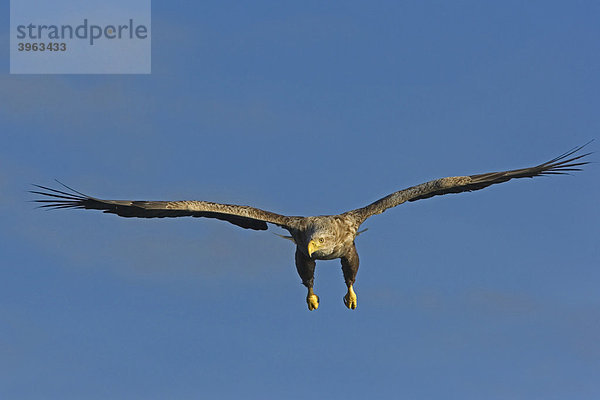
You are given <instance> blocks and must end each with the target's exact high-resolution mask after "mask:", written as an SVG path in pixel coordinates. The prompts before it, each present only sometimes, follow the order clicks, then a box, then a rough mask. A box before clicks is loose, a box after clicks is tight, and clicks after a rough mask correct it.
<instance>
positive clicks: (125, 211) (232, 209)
mask: <svg viewBox="0 0 600 400" xmlns="http://www.w3.org/2000/svg"><path fill="white" fill-rule="evenodd" d="M59 183H60V182H59ZM61 185H63V184H62V183H61ZM34 186H35V187H37V188H38V189H41V190H31V191H30V192H31V193H34V194H39V195H42V196H45V197H44V198H42V199H37V200H34V201H35V202H37V203H44V204H43V205H41V206H40V207H42V208H50V209H60V208H84V209H89V210H102V211H104V212H105V213H111V214H117V215H119V216H121V217H137V218H168V217H171V218H173V217H205V218H216V219H220V220H222V221H227V222H230V223H232V224H234V225H237V226H240V227H242V228H246V229H255V230H266V229H267V222H268V223H271V224H275V225H279V226H281V227H283V228H285V227H289V226H290V225H293V224H294V221H295V220H296V219H297V218H298V217H287V216H284V215H280V214H275V213H272V212H269V211H264V210H260V209H258V208H254V207H249V206H238V205H233V204H219V203H211V202H208V201H193V200H190V201H187V200H184V201H133V200H102V199H97V198H95V197H91V196H88V195H85V194H83V193H80V192H78V191H76V190H74V189H71V188H70V187H68V186H66V185H63V186H65V188H66V189H67V190H69V191H70V192H66V191H62V190H57V189H52V188H49V187H45V186H40V185H34Z"/></svg>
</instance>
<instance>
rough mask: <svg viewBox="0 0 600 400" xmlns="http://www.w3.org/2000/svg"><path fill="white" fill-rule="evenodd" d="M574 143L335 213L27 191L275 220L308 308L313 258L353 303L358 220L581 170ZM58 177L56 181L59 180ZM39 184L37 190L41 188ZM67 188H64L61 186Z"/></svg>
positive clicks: (140, 210)
mask: <svg viewBox="0 0 600 400" xmlns="http://www.w3.org/2000/svg"><path fill="white" fill-rule="evenodd" d="M586 145H587V144H585V145H583V146H579V147H576V148H574V149H572V150H570V151H568V152H566V153H563V154H561V155H560V156H558V157H556V158H554V159H552V160H550V161H547V162H545V163H542V164H539V165H536V166H533V167H528V168H522V169H515V170H508V171H501V172H488V173H484V174H477V175H466V176H453V177H447V178H441V179H436V180H433V181H429V182H425V183H422V184H420V185H416V186H412V187H409V188H407V189H403V190H399V191H397V192H394V193H392V194H390V195H388V196H385V197H383V198H381V199H379V200H377V201H374V202H372V203H371V204H369V205H367V206H365V207H361V208H357V209H355V210H351V211H347V212H345V213H342V214H339V215H321V216H314V217H300V216H286V215H281V214H277V213H274V212H270V211H265V210H261V209H259V208H254V207H250V206H242V205H235V204H221V203H214V202H209V201H198V200H184V201H133V200H103V199H99V198H96V197H92V196H88V195H86V194H83V193H81V192H78V191H76V190H74V189H71V188H70V187H68V186H66V185H64V184H62V183H61V185H62V186H64V188H65V189H64V190H57V189H53V188H49V187H46V186H40V185H34V186H36V188H38V190H32V191H31V193H34V194H37V195H41V196H43V198H41V199H37V200H35V201H36V202H39V203H42V205H41V206H40V207H45V208H51V209H62V208H80V209H91V210H101V211H103V212H105V213H109V214H116V215H118V216H121V217H129V218H175V217H186V216H188V217H197V218H216V219H219V220H222V221H227V222H229V223H231V224H234V225H236V226H239V227H241V228H245V229H253V230H266V229H267V228H268V225H267V224H273V225H277V226H279V227H281V228H283V229H285V230H287V231H288V232H289V233H290V236H283V237H284V238H286V239H290V240H292V241H293V242H294V243H295V244H296V254H295V262H296V270H297V272H298V275H299V276H300V279H301V280H302V284H303V285H304V286H306V288H307V290H308V292H307V295H306V303H307V305H308V309H309V310H315V309H317V308H318V307H319V296H317V295H316V294H315V293H314V291H313V286H314V272H315V266H316V260H333V259H336V258H339V259H340V262H341V265H342V272H343V275H344V281H345V283H346V286H347V288H348V291H347V293H346V295H345V296H344V298H343V300H344V304H345V305H346V307H348V308H349V309H355V308H356V307H357V304H358V303H357V296H356V293H355V292H354V288H353V285H354V283H355V281H356V274H357V272H358V266H359V257H358V253H357V251H356V246H355V244H354V239H355V238H356V236H357V235H359V234H360V233H361V232H360V231H359V229H360V226H361V225H362V224H363V223H364V222H365V221H366V220H367V219H368V218H369V217H371V216H373V215H377V214H381V213H382V212H384V211H385V210H387V209H389V208H392V207H396V206H398V205H400V204H402V203H405V202H407V201H409V202H410V201H417V200H422V199H427V198H430V197H433V196H438V195H444V194H450V193H461V192H470V191H473V190H480V189H483V188H486V187H488V186H490V185H494V184H497V183H502V182H507V181H509V180H511V179H517V178H533V177H537V176H549V175H560V174H568V173H569V172H571V171H580V170H581V167H582V166H583V165H585V164H588V162H586V161H581V159H582V158H584V157H586V156H588V155H589V154H591V153H586V154H576V153H578V152H579V151H580V150H581V149H582V148H583V147H584V146H586ZM59 183H60V182H59ZM40 189H41V190H40ZM65 190H66V191H65Z"/></svg>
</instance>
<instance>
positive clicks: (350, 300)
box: [344, 285, 358, 310]
mask: <svg viewBox="0 0 600 400" xmlns="http://www.w3.org/2000/svg"><path fill="white" fill-rule="evenodd" d="M344 304H345V305H346V307H348V309H349V310H354V309H356V307H357V306H358V299H357V297H356V293H354V289H353V288H352V285H350V286H348V293H346V295H345V296H344Z"/></svg>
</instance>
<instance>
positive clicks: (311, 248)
mask: <svg viewBox="0 0 600 400" xmlns="http://www.w3.org/2000/svg"><path fill="white" fill-rule="evenodd" d="M318 249H319V245H318V244H317V242H315V241H314V240H311V241H310V242H308V256H309V257H312V254H313V253H314V252H315V251H317V250H318Z"/></svg>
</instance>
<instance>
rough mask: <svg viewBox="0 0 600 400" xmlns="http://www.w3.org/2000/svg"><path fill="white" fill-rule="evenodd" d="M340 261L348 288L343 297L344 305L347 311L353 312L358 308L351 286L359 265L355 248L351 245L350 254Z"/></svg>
mask: <svg viewBox="0 0 600 400" xmlns="http://www.w3.org/2000/svg"><path fill="white" fill-rule="evenodd" d="M341 261H342V272H343V273H344V281H345V282H346V286H347V287H348V292H347V293H346V295H345V296H344V305H345V306H346V307H348V309H349V310H354V309H356V307H357V306H358V298H357V297H356V293H354V288H353V287H352V285H354V282H355V281H356V274H357V273H358V264H359V260H358V253H357V252H356V247H355V246H354V245H352V249H351V250H350V252H349V253H348V254H347V255H346V256H344V257H342V259H341Z"/></svg>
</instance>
